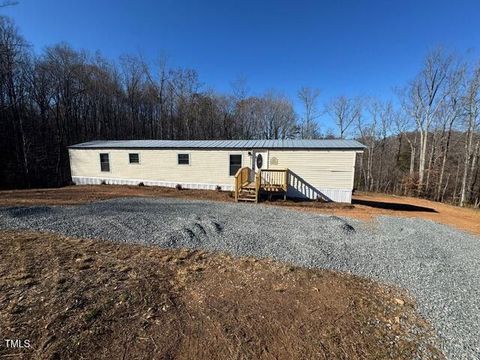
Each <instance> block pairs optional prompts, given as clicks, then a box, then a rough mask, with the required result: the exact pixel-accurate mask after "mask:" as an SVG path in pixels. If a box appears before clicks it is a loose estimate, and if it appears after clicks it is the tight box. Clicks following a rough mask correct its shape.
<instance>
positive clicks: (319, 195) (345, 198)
mask: <svg viewBox="0 0 480 360" xmlns="http://www.w3.org/2000/svg"><path fill="white" fill-rule="evenodd" d="M287 196H288V197H292V198H307V199H311V200H323V201H327V202H330V201H333V202H342V203H349V204H350V203H351V202H352V190H349V189H317V188H314V187H312V186H297V187H294V186H292V185H289V187H288V192H287Z"/></svg>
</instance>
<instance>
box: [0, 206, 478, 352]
mask: <svg viewBox="0 0 480 360" xmlns="http://www.w3.org/2000/svg"><path fill="white" fill-rule="evenodd" d="M0 228H15V229H20V228H28V229H35V230H50V231H56V232H60V233H63V234H66V235H70V236H80V237H90V238H103V239H109V240H114V241H120V242H129V243H131V242H136V243H147V244H157V245H160V246H163V247H188V248H202V249H206V250H220V251H226V252H229V253H231V254H234V255H239V256H256V257H269V258H274V259H277V260H281V261H288V262H291V263H294V264H297V265H301V266H307V267H319V268H328V269H334V270H341V271H347V272H351V273H354V274H358V275H362V276H367V277H370V278H373V279H377V280H381V281H383V282H387V283H391V284H395V285H399V286H401V287H403V288H406V289H408V290H409V291H410V292H411V294H412V295H413V296H415V297H416V299H417V301H418V306H419V310H420V312H421V313H422V314H423V315H424V316H425V317H426V318H428V319H429V320H430V321H431V322H432V324H433V325H434V327H435V329H436V330H437V332H438V334H439V336H440V339H441V346H442V350H443V351H444V352H445V354H446V355H447V356H448V358H451V359H477V358H480V238H479V237H477V236H473V235H469V234H466V233H464V232H461V231H458V230H454V229H452V228H450V227H448V226H444V225H440V224H437V223H434V222H431V221H426V220H420V219H405V218H394V217H379V218H378V219H377V221H376V222H374V223H364V222H361V221H357V220H352V219H347V218H339V217H336V216H323V215H317V214H312V213H304V212H299V211H294V210H288V209H279V208H274V207H267V206H262V205H251V204H227V203H216V202H205V201H192V200H180V199H142V198H128V199H115V200H108V201H102V202H97V203H93V204H88V205H80V206H72V207H27V208H22V207H10V208H1V209H0Z"/></svg>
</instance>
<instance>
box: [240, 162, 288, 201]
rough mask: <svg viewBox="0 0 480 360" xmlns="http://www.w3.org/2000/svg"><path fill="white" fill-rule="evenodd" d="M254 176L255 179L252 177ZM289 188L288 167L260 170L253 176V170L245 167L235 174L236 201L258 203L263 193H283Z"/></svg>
mask: <svg viewBox="0 0 480 360" xmlns="http://www.w3.org/2000/svg"><path fill="white" fill-rule="evenodd" d="M252 178H254V179H255V180H254V181H251V180H250V179H252ZM287 189H288V169H275V170H274V169H268V170H260V171H258V172H257V173H255V174H254V176H253V170H252V169H251V168H249V167H243V168H241V169H239V170H238V172H237V174H236V175H235V201H237V202H239V201H249V202H255V203H257V202H258V201H259V200H260V197H261V196H262V195H264V196H270V197H271V196H273V195H283V197H284V198H285V197H286V195H287Z"/></svg>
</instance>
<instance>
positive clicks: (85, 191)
mask: <svg viewBox="0 0 480 360" xmlns="http://www.w3.org/2000/svg"><path fill="white" fill-rule="evenodd" d="M125 196H144V197H179V198H187V199H204V200H214V201H233V198H232V196H231V193H229V192H222V191H220V192H219V191H208V190H176V189H172V188H164V187H145V186H144V187H140V186H115V185H98V186H67V187H64V188H59V189H36V190H11V191H0V206H18V205H25V206H27V205H71V204H80V203H87V202H92V201H98V200H105V199H112V198H118V197H125ZM266 204H271V205H275V206H288V207H291V208H295V209H298V210H304V211H314V212H319V213H324V214H334V215H341V216H351V217H355V218H358V219H361V220H372V219H374V218H375V217H377V216H380V215H390V216H404V217H419V218H423V219H428V220H433V221H436V222H439V223H443V224H446V225H450V226H453V227H456V228H458V229H461V230H465V231H468V232H471V233H473V234H477V235H480V210H478V209H477V210H474V209H465V208H460V207H457V206H452V205H447V204H442V203H439V202H434V201H429V200H424V199H417V198H412V197H402V196H392V195H383V194H374V193H359V194H356V195H355V196H354V197H353V204H352V205H350V204H335V203H320V202H313V201H310V202H293V201H286V202H283V201H275V202H271V203H270V202H267V203H266Z"/></svg>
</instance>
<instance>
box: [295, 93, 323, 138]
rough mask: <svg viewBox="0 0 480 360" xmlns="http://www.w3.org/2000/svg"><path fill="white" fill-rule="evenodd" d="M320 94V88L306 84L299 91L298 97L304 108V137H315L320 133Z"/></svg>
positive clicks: (302, 125) (301, 131)
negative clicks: (318, 120)
mask: <svg viewBox="0 0 480 360" xmlns="http://www.w3.org/2000/svg"><path fill="white" fill-rule="evenodd" d="M319 96H320V90H319V89H315V88H310V87H306V86H304V87H302V88H301V89H300V90H299V91H298V98H299V99H300V101H301V102H302V105H303V108H304V114H303V119H302V123H301V125H300V136H301V137H302V138H303V139H315V138H318V137H319V135H320V134H319V129H318V123H317V121H316V120H317V118H318V117H319V115H320V114H319V112H318V104H317V102H318V97H319Z"/></svg>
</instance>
